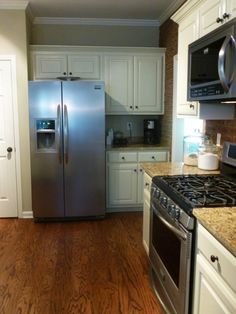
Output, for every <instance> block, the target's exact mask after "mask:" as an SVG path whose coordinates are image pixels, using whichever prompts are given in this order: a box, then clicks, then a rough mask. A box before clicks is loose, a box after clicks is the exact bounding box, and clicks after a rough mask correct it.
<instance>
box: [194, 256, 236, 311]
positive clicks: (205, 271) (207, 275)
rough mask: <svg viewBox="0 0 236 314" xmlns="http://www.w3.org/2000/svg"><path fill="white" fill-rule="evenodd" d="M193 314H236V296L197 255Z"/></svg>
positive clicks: (206, 262) (201, 257) (203, 259)
mask: <svg viewBox="0 0 236 314" xmlns="http://www.w3.org/2000/svg"><path fill="white" fill-rule="evenodd" d="M193 313H194V314H205V313H207V314H226V313H228V314H233V313H236V296H235V294H234V293H233V291H232V290H231V289H230V288H229V287H228V286H227V285H226V284H225V282H224V281H223V280H222V279H221V278H220V276H219V275H218V274H217V273H216V272H215V270H214V268H213V267H211V265H209V263H208V261H207V260H206V259H205V258H204V257H203V256H202V255H201V254H198V255H197V264H196V272H195V287H194V309H193Z"/></svg>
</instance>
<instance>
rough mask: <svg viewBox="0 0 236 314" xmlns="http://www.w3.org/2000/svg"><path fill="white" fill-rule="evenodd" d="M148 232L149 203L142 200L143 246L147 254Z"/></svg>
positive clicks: (146, 200)
mask: <svg viewBox="0 0 236 314" xmlns="http://www.w3.org/2000/svg"><path fill="white" fill-rule="evenodd" d="M149 231H150V201H149V200H148V199H146V198H144V202H143V246H144V248H145V250H146V252H147V254H149Z"/></svg>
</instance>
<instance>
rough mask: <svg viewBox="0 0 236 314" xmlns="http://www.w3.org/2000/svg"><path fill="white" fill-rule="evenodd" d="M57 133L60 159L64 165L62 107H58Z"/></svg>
mask: <svg viewBox="0 0 236 314" xmlns="http://www.w3.org/2000/svg"><path fill="white" fill-rule="evenodd" d="M57 133H58V140H57V147H58V158H59V163H60V164H61V163H62V151H61V105H60V104H59V105H57Z"/></svg>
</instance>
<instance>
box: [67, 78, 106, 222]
mask: <svg viewBox="0 0 236 314" xmlns="http://www.w3.org/2000/svg"><path fill="white" fill-rule="evenodd" d="M104 105H105V95H104V83H103V82H101V81H97V82H96V81H79V82H63V111H64V154H65V155H64V158H65V163H64V169H65V174H64V175H65V216H67V217H86V216H102V215H104V213H105V112H104Z"/></svg>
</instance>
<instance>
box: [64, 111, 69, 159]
mask: <svg viewBox="0 0 236 314" xmlns="http://www.w3.org/2000/svg"><path fill="white" fill-rule="evenodd" d="M68 131H69V129H68V111H67V105H64V160H65V163H66V164H67V163H68V136H69V132H68Z"/></svg>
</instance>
